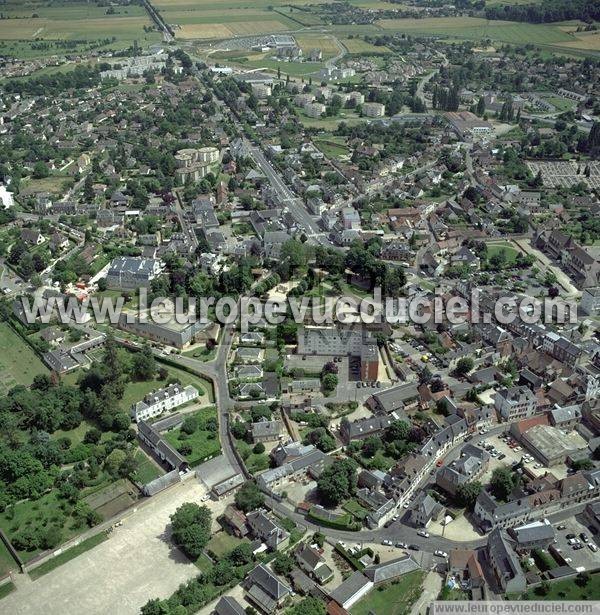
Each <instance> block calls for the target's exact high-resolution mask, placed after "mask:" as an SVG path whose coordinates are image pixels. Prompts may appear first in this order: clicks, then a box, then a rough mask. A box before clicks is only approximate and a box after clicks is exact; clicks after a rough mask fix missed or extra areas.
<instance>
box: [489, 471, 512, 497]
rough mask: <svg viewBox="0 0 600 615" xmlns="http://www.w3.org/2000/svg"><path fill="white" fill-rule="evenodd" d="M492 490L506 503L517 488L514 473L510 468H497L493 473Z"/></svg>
mask: <svg viewBox="0 0 600 615" xmlns="http://www.w3.org/2000/svg"><path fill="white" fill-rule="evenodd" d="M490 488H491V490H492V493H493V494H494V495H495V496H496V497H497V498H498V499H499V500H503V501H506V500H507V499H508V496H509V495H510V493H511V492H512V490H513V489H514V488H515V481H514V479H513V474H512V472H511V471H510V470H509V469H508V468H496V469H495V470H494V471H493V472H492V478H491V480H490Z"/></svg>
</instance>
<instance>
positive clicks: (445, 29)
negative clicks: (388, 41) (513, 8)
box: [377, 17, 573, 45]
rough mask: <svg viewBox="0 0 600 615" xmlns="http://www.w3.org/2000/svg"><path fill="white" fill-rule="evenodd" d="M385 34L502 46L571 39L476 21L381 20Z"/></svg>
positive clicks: (546, 28)
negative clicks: (482, 41) (487, 41)
mask: <svg viewBox="0 0 600 615" xmlns="http://www.w3.org/2000/svg"><path fill="white" fill-rule="evenodd" d="M377 23H378V25H380V26H381V27H382V28H384V29H386V30H395V31H397V32H408V33H411V34H417V33H418V34H434V35H439V36H446V37H450V38H459V39H460V38H463V39H471V40H479V39H485V38H489V39H493V40H497V41H500V42H503V43H512V44H525V43H533V44H540V45H555V44H557V43H559V44H560V43H568V42H570V41H572V40H573V36H572V35H570V34H569V33H567V32H564V31H563V30H561V28H560V27H559V26H558V25H554V24H552V25H549V24H527V23H517V22H513V21H488V20H487V19H482V18H478V17H431V18H426V19H383V20H381V21H379V22H377Z"/></svg>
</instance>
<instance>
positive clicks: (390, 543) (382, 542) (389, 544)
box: [381, 540, 394, 547]
mask: <svg viewBox="0 0 600 615" xmlns="http://www.w3.org/2000/svg"><path fill="white" fill-rule="evenodd" d="M381 544H382V545H385V546H386V547H391V546H393V544H394V543H393V542H392V541H391V540H382V541H381Z"/></svg>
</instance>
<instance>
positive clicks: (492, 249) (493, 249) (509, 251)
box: [487, 243, 519, 264]
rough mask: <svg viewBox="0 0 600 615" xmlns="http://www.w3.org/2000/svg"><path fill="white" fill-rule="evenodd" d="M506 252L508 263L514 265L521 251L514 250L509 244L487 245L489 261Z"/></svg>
mask: <svg viewBox="0 0 600 615" xmlns="http://www.w3.org/2000/svg"><path fill="white" fill-rule="evenodd" d="M502 250H504V254H505V256H506V262H507V263H509V264H510V263H514V262H515V259H516V258H517V254H518V253H519V250H517V249H515V248H513V247H512V246H511V245H510V244H509V243H488V244H487V259H488V260H490V258H492V256H494V255H495V254H498V253H499V252H500V251H502Z"/></svg>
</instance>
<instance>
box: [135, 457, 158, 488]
mask: <svg viewBox="0 0 600 615" xmlns="http://www.w3.org/2000/svg"><path fill="white" fill-rule="evenodd" d="M135 459H136V461H137V470H136V471H135V474H134V475H133V479H134V480H137V481H138V482H139V483H141V484H142V485H145V484H146V483H149V482H150V481H153V480H154V479H155V478H158V477H159V476H162V475H163V474H164V472H163V471H162V470H161V469H159V468H158V466H157V465H156V464H155V463H154V462H153V461H152V460H151V459H149V458H148V456H147V455H146V453H144V451H142V450H138V451H137V453H136V455H135Z"/></svg>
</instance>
